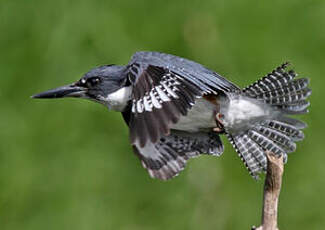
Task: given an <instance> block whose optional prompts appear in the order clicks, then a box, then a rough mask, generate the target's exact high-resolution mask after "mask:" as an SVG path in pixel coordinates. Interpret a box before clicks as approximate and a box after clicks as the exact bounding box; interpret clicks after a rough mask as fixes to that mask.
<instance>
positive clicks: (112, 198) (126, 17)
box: [0, 0, 325, 230]
mask: <svg viewBox="0 0 325 230" xmlns="http://www.w3.org/2000/svg"><path fill="white" fill-rule="evenodd" d="M0 31H1V35H0V52H1V53H0V229H1V230H7V229H8V230H9V229H10V230H11V229H33V230H36V229H79V230H82V229H132V230H133V229H134V230H137V229H141V230H147V229H157V230H159V229H161V230H163V229H164V230H165V229H170V230H173V229H229V230H232V229H250V226H252V225H254V224H255V225H258V224H259V223H260V210H261V203H262V189H263V180H260V181H254V180H253V179H252V178H251V177H250V176H249V175H248V173H247V171H246V169H245V167H244V166H243V164H242V163H241V161H240V159H239V158H238V157H237V155H236V153H235V151H234V149H233V148H232V147H231V146H230V145H229V143H228V142H227V141H226V139H225V138H224V139H223V140H224V141H225V143H226V150H225V153H224V154H223V155H222V157H220V158H214V157H209V156H205V157H201V158H197V159H195V160H191V161H190V162H189V164H188V167H187V168H186V169H185V171H183V172H182V173H181V174H180V176H178V177H177V178H175V179H174V180H171V181H168V182H161V181H158V180H152V179H150V178H149V176H148V174H147V172H146V171H145V170H144V169H143V168H142V166H141V164H140V162H139V160H138V159H137V157H136V156H135V155H134V154H133V153H132V150H131V147H130V145H129V143H128V130H127V127H126V125H125V124H124V122H123V120H122V118H121V116H120V114H118V113H113V112H110V113H109V112H108V111H107V109H106V108H104V107H103V106H100V105H98V104H95V103H92V102H88V101H82V100H80V101H79V100H74V99H66V100H61V101H60V100H57V101H36V100H31V99H30V98H29V96H30V95H32V94H34V93H37V92H40V91H43V90H46V89H49V88H53V87H56V86H60V85H64V84H67V83H71V82H73V81H76V80H77V79H79V78H80V77H81V75H82V74H83V73H85V72H86V71H88V70H89V69H90V68H92V67H94V66H97V65H101V64H112V63H114V64H125V63H127V62H128V60H129V58H130V56H131V55H132V54H133V53H134V52H136V51H139V50H155V51H161V52H166V53H172V54H176V55H178V56H183V57H187V58H189V59H193V60H195V61H197V62H200V63H202V64H204V65H206V66H208V67H209V68H211V69H213V70H216V71H217V72H218V73H220V74H222V75H224V76H226V77H227V78H228V79H230V80H232V81H233V82H235V83H236V84H238V85H239V86H242V87H243V86H246V85H248V84H249V83H252V82H253V81H255V80H256V79H257V78H258V77H261V76H262V75H264V74H265V73H267V72H269V71H271V70H272V69H273V68H274V67H276V66H277V65H279V64H281V63H282V62H284V61H286V60H289V61H291V62H292V63H293V68H294V69H295V70H296V71H297V72H298V73H300V76H308V77H310V78H311V87H312V89H313V95H312V97H311V107H310V111H311V112H310V113H309V114H307V115H304V116H302V117H301V118H302V119H303V120H304V121H306V122H307V123H308V125H309V128H307V129H306V130H305V134H306V139H305V140H304V141H303V142H302V143H299V144H298V149H297V151H296V152H295V153H294V154H292V155H291V156H290V157H289V163H288V164H287V165H286V170H285V175H284V184H283V189H282V193H281V197H280V207H279V209H280V210H279V212H280V220H279V224H280V229H282V228H283V229H324V225H325V208H324V207H325V201H324V200H325V199H324V198H323V196H324V194H325V183H324V182H325V181H324V175H325V167H324V162H325V155H324V151H323V149H324V147H323V146H322V144H323V143H324V112H325V106H324V102H323V100H324V98H325V90H324V88H325V78H324V76H325V70H324V57H325V55H324V52H325V1H324V0H306V1H292V0H288V1H283V0H275V1H257V0H256V1H252V0H246V1H240V0H238V1H233V0H227V1H226V0H222V1H213V0H209V1H202V0H201V1H199V0H186V1H185V0H184V1H175V0H173V1H171V0H165V1H152V0H151V1H150V0H137V1H131V0H129V1H123V0H119V1H104V0H82V1H68V0H57V1H50V0H46V1H45V0H31V1H23V0H20V1H19V0H1V1H0Z"/></svg>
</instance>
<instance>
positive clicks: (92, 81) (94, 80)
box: [87, 77, 100, 87]
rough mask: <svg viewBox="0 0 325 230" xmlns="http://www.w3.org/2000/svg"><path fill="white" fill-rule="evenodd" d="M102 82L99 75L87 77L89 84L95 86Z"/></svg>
mask: <svg viewBox="0 0 325 230" xmlns="http://www.w3.org/2000/svg"><path fill="white" fill-rule="evenodd" d="M99 82H100V79H99V78H98V77H92V78H88V79H87V86H88V87H89V86H95V85H97V84H98V83H99Z"/></svg>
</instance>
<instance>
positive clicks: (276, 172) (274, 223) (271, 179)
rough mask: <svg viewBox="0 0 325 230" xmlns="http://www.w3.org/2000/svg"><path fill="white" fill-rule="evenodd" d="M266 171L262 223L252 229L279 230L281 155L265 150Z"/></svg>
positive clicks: (282, 168)
mask: <svg viewBox="0 0 325 230" xmlns="http://www.w3.org/2000/svg"><path fill="white" fill-rule="evenodd" d="M266 155H267V172H266V177H265V184H264V199H263V209H262V225H261V226H259V227H252V230H279V229H278V203H279V195H280V191H281V184H282V175H283V170H284V167H283V157H282V156H281V157H278V156H276V155H274V154H273V153H270V152H267V154H266Z"/></svg>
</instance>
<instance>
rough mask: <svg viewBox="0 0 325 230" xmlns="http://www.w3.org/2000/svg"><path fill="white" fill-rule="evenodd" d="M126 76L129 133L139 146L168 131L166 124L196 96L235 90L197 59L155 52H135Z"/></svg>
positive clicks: (185, 110) (186, 109)
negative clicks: (129, 99)
mask: <svg viewBox="0 0 325 230" xmlns="http://www.w3.org/2000/svg"><path fill="white" fill-rule="evenodd" d="M127 76H128V79H129V81H130V84H132V85H133V92H132V105H131V108H130V112H129V114H128V125H129V128H130V137H131V142H132V144H138V145H139V146H140V147H144V146H145V145H146V143H147V142H148V141H150V142H151V143H156V142H157V141H158V140H159V139H160V137H161V136H162V135H169V133H170V126H171V125H172V124H175V123H177V122H178V120H179V118H180V116H186V114H187V112H188V110H189V109H190V108H191V107H192V106H193V104H194V103H195V100H196V99H197V98H200V97H202V96H203V95H205V94H218V93H220V92H224V93H225V92H230V91H231V92H234V91H236V90H239V89H238V87H237V86H235V85H233V84H232V83H230V82H229V81H227V80H226V79H224V78H223V77H221V76H220V75H218V74H217V73H214V72H213V71H211V70H208V69H206V68H205V67H203V66H202V65H200V64H198V63H195V62H192V61H189V60H186V59H183V58H179V57H176V56H173V55H169V54H162V53H157V52H138V53H136V54H135V55H134V56H133V57H132V59H131V61H130V63H129V64H128V71H127Z"/></svg>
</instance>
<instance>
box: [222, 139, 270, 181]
mask: <svg viewBox="0 0 325 230" xmlns="http://www.w3.org/2000/svg"><path fill="white" fill-rule="evenodd" d="M227 136H228V139H229V140H230V143H231V144H232V145H233V147H234V148H235V150H236V152H237V153H238V155H239V157H240V158H241V160H242V161H243V162H244V164H245V166H246V168H247V170H248V171H249V173H250V174H251V175H252V176H253V177H254V178H255V179H257V178H258V174H259V173H260V172H262V171H265V170H266V165H267V159H266V156H265V154H264V150H263V149H262V148H261V147H260V146H259V145H258V144H257V143H255V142H254V141H253V140H252V139H251V138H249V137H248V135H247V133H242V134H240V135H236V136H234V137H233V136H232V135H230V134H228V135H227Z"/></svg>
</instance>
